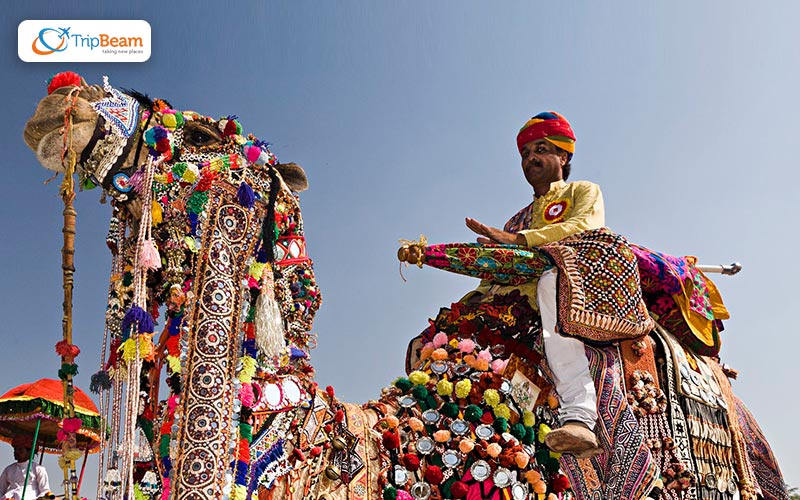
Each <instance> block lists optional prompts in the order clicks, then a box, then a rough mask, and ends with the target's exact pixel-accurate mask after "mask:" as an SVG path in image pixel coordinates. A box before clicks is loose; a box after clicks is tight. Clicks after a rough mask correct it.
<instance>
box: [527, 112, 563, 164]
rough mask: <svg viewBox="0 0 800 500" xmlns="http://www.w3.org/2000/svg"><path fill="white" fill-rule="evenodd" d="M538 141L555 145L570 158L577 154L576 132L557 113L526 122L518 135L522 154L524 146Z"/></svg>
mask: <svg viewBox="0 0 800 500" xmlns="http://www.w3.org/2000/svg"><path fill="white" fill-rule="evenodd" d="M538 139H545V140H546V141H548V142H551V143H553V144H554V145H556V146H558V147H559V148H561V149H563V150H564V151H566V152H568V153H569V154H570V156H572V153H574V152H575V132H573V131H572V127H570V126H569V122H568V121H567V119H566V118H564V117H563V116H561V115H559V114H558V113H556V112H555V111H545V112H544V113H539V114H538V115H536V116H534V117H533V118H531V119H530V120H528V121H527V122H525V125H523V126H522V128H521V129H519V133H518V134H517V148H518V149H519V151H520V153H521V152H522V146H524V145H525V144H527V143H529V142H531V141H536V140H538Z"/></svg>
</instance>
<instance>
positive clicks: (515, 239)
mask: <svg viewBox="0 0 800 500" xmlns="http://www.w3.org/2000/svg"><path fill="white" fill-rule="evenodd" d="M466 223H467V227H468V228H469V229H470V230H472V231H474V232H475V233H478V234H480V235H481V237H478V243H480V244H482V245H485V244H487V243H505V244H507V245H525V237H524V236H522V235H521V234H517V233H507V232H505V231H503V230H502V229H497V228H494V227H489V226H487V225H486V224H482V223H480V222H478V221H476V220H475V219H471V218H469V217H467V218H466Z"/></svg>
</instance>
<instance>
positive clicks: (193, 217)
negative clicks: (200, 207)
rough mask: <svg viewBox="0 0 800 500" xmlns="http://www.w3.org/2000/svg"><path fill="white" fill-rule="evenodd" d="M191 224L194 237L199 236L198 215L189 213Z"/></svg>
mask: <svg viewBox="0 0 800 500" xmlns="http://www.w3.org/2000/svg"><path fill="white" fill-rule="evenodd" d="M189 224H190V225H191V233H192V236H197V214H196V213H193V212H189Z"/></svg>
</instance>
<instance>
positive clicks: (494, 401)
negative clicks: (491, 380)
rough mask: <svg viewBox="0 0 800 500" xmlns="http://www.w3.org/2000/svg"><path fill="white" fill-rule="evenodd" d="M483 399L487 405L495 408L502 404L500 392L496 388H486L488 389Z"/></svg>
mask: <svg viewBox="0 0 800 500" xmlns="http://www.w3.org/2000/svg"><path fill="white" fill-rule="evenodd" d="M483 400H484V401H486V404H487V405H489V406H491V407H492V408H494V407H495V406H497V405H498V404H500V394H499V393H498V392H497V390H496V389H486V391H485V392H484V393H483Z"/></svg>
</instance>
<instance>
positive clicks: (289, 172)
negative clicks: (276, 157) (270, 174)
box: [275, 163, 308, 193]
mask: <svg viewBox="0 0 800 500" xmlns="http://www.w3.org/2000/svg"><path fill="white" fill-rule="evenodd" d="M275 168H277V169H278V172H279V173H280V174H281V177H283V182H285V183H286V185H287V186H289V189H291V190H292V191H294V192H295V193H300V192H302V191H305V190H306V189H308V178H307V177H306V172H305V170H303V167H301V166H300V165H298V164H297V163H278V164H277V165H275Z"/></svg>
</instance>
